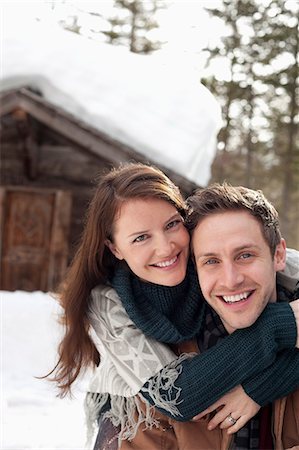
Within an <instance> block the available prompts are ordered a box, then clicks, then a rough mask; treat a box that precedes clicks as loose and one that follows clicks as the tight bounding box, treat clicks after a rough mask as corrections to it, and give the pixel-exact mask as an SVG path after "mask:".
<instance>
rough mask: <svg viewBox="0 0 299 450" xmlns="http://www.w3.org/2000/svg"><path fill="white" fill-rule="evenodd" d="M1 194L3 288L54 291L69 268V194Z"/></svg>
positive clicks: (21, 191) (7, 190)
mask: <svg viewBox="0 0 299 450" xmlns="http://www.w3.org/2000/svg"><path fill="white" fill-rule="evenodd" d="M0 194H1V197H0V198H1V202H0V214H1V219H2V223H1V229H2V248H1V281H0V288H1V289H3V290H9V291H13V290H16V289H20V290H25V291H34V290H41V291H51V290H54V289H55V288H56V287H57V284H58V283H59V281H60V280H61V278H62V277H63V275H64V273H65V270H66V266H67V256H68V231H69V224H70V211H71V195H70V193H69V192H65V191H50V190H46V189H30V188H28V189H26V188H23V187H7V188H1V190H0Z"/></svg>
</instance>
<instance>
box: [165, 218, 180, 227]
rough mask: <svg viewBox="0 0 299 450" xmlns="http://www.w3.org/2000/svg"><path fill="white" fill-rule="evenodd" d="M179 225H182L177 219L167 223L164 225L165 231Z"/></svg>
mask: <svg viewBox="0 0 299 450" xmlns="http://www.w3.org/2000/svg"><path fill="white" fill-rule="evenodd" d="M180 223H182V221H181V220H179V219H176V220H172V221H171V222H169V223H168V224H167V225H166V228H167V230H169V229H170V228H174V227H176V226H177V225H178V224H180Z"/></svg>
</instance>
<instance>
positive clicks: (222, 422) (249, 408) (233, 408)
mask: <svg viewBox="0 0 299 450" xmlns="http://www.w3.org/2000/svg"><path fill="white" fill-rule="evenodd" d="M218 408H219V409H218ZM259 409H260V406H259V405H258V404H257V403H255V401H253V400H252V399H251V398H250V397H249V396H248V395H247V394H246V392H245V391H244V389H243V388H242V386H241V385H239V386H237V387H235V388H234V389H232V390H231V391H229V392H228V393H227V394H225V395H224V396H223V397H221V398H220V399H219V400H218V401H217V402H215V403H214V404H213V405H211V406H210V407H209V408H207V409H206V410H205V411H202V413H200V414H198V415H197V416H195V417H193V419H192V420H193V421H197V420H200V419H202V418H203V417H204V416H205V415H206V414H209V413H211V412H215V415H214V417H213V418H212V419H211V420H210V421H209V423H208V430H213V429H214V428H216V427H217V425H219V426H220V428H222V429H227V433H228V434H233V433H236V432H237V431H238V430H240V428H242V427H243V426H244V425H245V424H246V423H247V422H248V420H250V419H251V418H252V417H253V416H255V415H256V414H257V412H258V411H259ZM215 410H217V411H215ZM234 420H235V421H236V422H235V423H233V422H234Z"/></svg>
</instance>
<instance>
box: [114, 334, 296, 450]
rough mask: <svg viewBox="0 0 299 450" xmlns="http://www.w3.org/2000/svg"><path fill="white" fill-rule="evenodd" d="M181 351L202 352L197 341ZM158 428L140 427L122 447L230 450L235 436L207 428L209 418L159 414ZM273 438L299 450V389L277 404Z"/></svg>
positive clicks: (282, 447) (278, 448) (281, 447)
mask: <svg viewBox="0 0 299 450" xmlns="http://www.w3.org/2000/svg"><path fill="white" fill-rule="evenodd" d="M177 351H178V353H181V352H183V351H184V352H191V351H198V349H197V346H196V343H195V341H194V342H193V341H192V342H188V343H184V344H182V345H180V347H179V348H177ZM155 417H156V418H157V419H158V420H159V423H160V426H159V427H158V428H156V427H153V428H152V429H147V430H144V429H143V427H142V425H141V426H140V427H139V429H138V432H137V434H136V437H135V438H134V439H133V440H132V441H131V442H130V441H123V443H122V445H121V447H120V448H121V450H229V449H230V448H231V446H232V440H233V437H230V436H228V435H227V434H226V432H224V431H222V430H221V429H220V428H218V427H217V428H216V429H215V430H213V431H208V430H207V422H208V419H206V420H201V421H199V422H178V421H176V420H174V419H170V418H169V417H167V416H165V415H163V414H161V413H159V412H158V411H157V412H156V413H155ZM272 432H273V437H274V442H275V447H274V448H275V450H299V390H296V391H295V392H293V393H292V394H290V395H288V396H287V397H284V398H282V399H279V400H277V401H276V402H275V403H274V414H273V430H272Z"/></svg>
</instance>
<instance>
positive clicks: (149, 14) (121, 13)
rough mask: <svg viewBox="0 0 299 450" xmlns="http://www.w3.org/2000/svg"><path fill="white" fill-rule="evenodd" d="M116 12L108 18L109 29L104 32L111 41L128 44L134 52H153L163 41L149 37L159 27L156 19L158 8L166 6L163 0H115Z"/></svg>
mask: <svg viewBox="0 0 299 450" xmlns="http://www.w3.org/2000/svg"><path fill="white" fill-rule="evenodd" d="M114 6H115V13H114V14H113V16H112V17H110V18H109V19H108V23H109V25H110V27H109V30H107V31H103V32H102V33H103V34H104V35H105V36H106V37H107V40H108V42H109V43H112V44H120V45H126V46H128V47H129V49H130V51H131V52H134V53H143V54H146V53H152V52H153V51H155V50H158V49H159V48H160V47H161V42H160V41H157V40H152V39H150V37H149V33H150V31H152V30H153V29H155V28H157V27H158V23H157V21H156V19H155V15H156V12H157V11H158V9H161V8H163V7H165V4H164V3H163V1H162V0H147V1H143V0H114Z"/></svg>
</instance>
